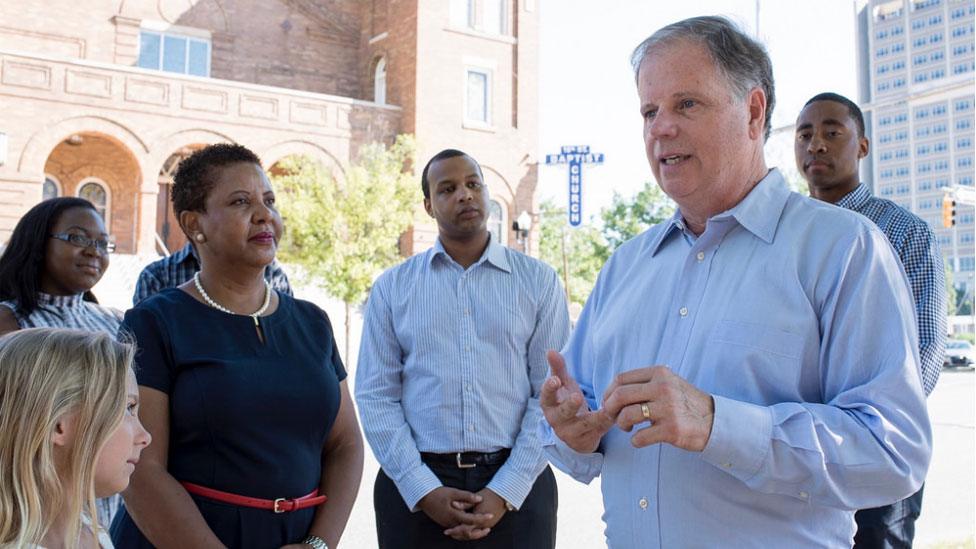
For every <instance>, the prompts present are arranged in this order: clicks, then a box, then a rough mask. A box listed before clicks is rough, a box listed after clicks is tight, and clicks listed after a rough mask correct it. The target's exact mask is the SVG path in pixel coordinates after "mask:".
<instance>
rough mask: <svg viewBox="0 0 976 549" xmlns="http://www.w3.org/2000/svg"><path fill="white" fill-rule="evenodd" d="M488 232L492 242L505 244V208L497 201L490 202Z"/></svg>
mask: <svg viewBox="0 0 976 549" xmlns="http://www.w3.org/2000/svg"><path fill="white" fill-rule="evenodd" d="M488 232H490V233H491V241H492V242H497V243H499V244H502V245H504V244H505V235H506V233H507V231H506V230H505V208H503V207H502V205H501V203H500V202H498V201H497V200H490V201H489V202H488Z"/></svg>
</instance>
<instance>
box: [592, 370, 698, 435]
mask: <svg viewBox="0 0 976 549" xmlns="http://www.w3.org/2000/svg"><path fill="white" fill-rule="evenodd" d="M642 404H643V405H644V406H645V407H646V410H647V416H645V415H644V410H643V409H642V406H641V405H642ZM603 409H604V410H605V411H606V413H607V414H609V415H610V416H612V417H615V418H616V420H617V425H618V426H619V427H620V428H621V429H623V430H624V431H627V432H630V430H631V429H633V427H634V425H637V424H638V423H643V422H645V421H650V422H651V425H650V426H649V427H644V428H643V429H638V431H637V432H636V433H634V435H633V436H632V437H631V438H630V441H631V444H633V445H634V446H635V447H636V448H643V447H644V446H650V445H651V444H656V443H658V442H666V443H668V444H670V445H672V446H676V447H678V448H683V449H685V450H690V451H693V452H700V451H702V450H704V449H705V445H706V444H708V437H709V436H711V434H712V420H713V418H714V416H715V401H714V400H713V399H712V395H710V394H708V393H704V392H702V391H700V390H699V389H698V388H697V387H695V386H694V385H692V384H690V383H688V382H687V381H685V380H684V379H682V378H681V377H680V376H679V375H677V374H675V373H674V372H672V371H671V369H670V368H668V367H666V366H649V367H647V368H640V369H638V370H631V371H629V372H624V373H622V374H620V375H618V376H617V378H616V379H614V381H613V383H611V384H610V386H609V387H607V390H606V392H604V394H603Z"/></svg>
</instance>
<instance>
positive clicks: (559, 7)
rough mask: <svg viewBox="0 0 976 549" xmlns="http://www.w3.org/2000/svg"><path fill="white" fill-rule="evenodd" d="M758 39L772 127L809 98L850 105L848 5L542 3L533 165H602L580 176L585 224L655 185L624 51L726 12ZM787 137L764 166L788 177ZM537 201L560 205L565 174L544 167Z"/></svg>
mask: <svg viewBox="0 0 976 549" xmlns="http://www.w3.org/2000/svg"><path fill="white" fill-rule="evenodd" d="M757 3H758V5H759V38H760V39H761V41H762V42H763V44H765V46H766V49H767V51H768V52H769V54H770V57H771V58H772V61H773V78H774V80H775V84H776V96H777V97H776V106H775V110H774V112H773V128H777V127H781V126H784V125H787V124H792V123H793V122H794V121H795V119H796V116H797V114H799V112H800V109H801V108H802V107H803V104H804V103H805V102H806V100H807V99H809V98H810V97H812V96H813V95H815V94H817V93H820V92H823V91H834V92H837V93H840V94H842V95H845V96H847V97H850V98H851V99H854V100H855V101H856V100H857V75H856V57H855V44H856V26H855V20H854V0H790V1H782V0H758V1H757V0H693V1H677V2H675V1H665V0H546V1H542V2H538V4H537V5H539V7H540V33H541V35H540V43H541V47H540V52H539V54H540V59H539V66H540V70H539V97H540V99H539V103H540V112H539V115H540V118H539V146H540V149H539V158H540V159H541V160H542V161H544V159H545V155H546V154H552V153H557V152H559V149H560V147H561V146H564V145H589V146H590V150H591V152H594V153H604V155H605V156H604V163H603V164H602V165H598V166H590V167H587V168H585V169H584V174H583V219H584V222H585V221H588V220H589V219H590V218H591V217H592V216H594V215H597V214H598V213H599V210H600V208H601V207H604V206H607V205H609V204H610V202H611V199H612V196H613V193H614V191H616V192H618V193H620V194H621V195H623V196H630V195H632V194H634V193H635V192H636V191H637V190H638V189H639V188H640V187H641V186H642V185H643V183H644V182H645V181H653V178H654V176H653V175H652V174H651V170H650V167H649V166H648V164H647V158H646V157H645V156H644V144H643V140H642V137H641V117H640V114H639V112H638V99H637V90H636V87H635V85H634V75H633V72H632V70H631V68H630V62H629V58H630V53H631V51H632V50H633V49H634V47H635V46H637V44H639V43H640V42H641V41H643V40H644V39H645V38H647V37H648V36H649V35H650V34H652V33H653V32H654V31H655V30H657V29H659V28H661V27H663V26H664V25H667V24H669V23H673V22H675V21H679V20H681V19H685V18H687V17H694V16H697V15H725V16H728V17H730V18H731V19H733V20H734V21H736V22H737V23H738V24H739V25H740V26H741V27H742V28H743V29H745V30H746V31H747V32H749V33H751V34H754V33H755V28H756V6H757ZM792 140H793V133H792V131H788V132H784V133H782V134H779V135H778V136H774V137H773V138H771V139H770V142H769V143H768V144H767V147H766V149H767V150H766V153H767V157H766V158H767V164H768V165H769V166H771V167H772V166H777V167H783V168H786V169H788V170H790V171H792V172H794V173H795V167H794V165H793V148H792V143H793V141H792ZM539 174H540V175H539V188H538V196H539V199H540V200H546V199H547V198H552V199H553V200H554V201H555V202H556V204H559V205H562V206H565V204H566V200H567V198H566V194H567V178H568V174H567V168H566V166H565V165H562V166H546V165H544V164H543V165H541V166H540V168H539Z"/></svg>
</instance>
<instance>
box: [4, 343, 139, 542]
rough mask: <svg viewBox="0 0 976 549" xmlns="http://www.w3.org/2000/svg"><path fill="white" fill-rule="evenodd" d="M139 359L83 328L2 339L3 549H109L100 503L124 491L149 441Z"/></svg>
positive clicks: (130, 349) (124, 347) (123, 346)
mask: <svg viewBox="0 0 976 549" xmlns="http://www.w3.org/2000/svg"><path fill="white" fill-rule="evenodd" d="M134 354H135V347H134V346H133V345H131V344H127V343H120V342H118V341H116V340H115V339H114V338H113V337H112V336H110V335H108V334H106V333H95V332H87V331H81V330H69V329H60V328H31V329H26V330H20V331H16V332H12V333H10V334H8V335H6V336H3V337H2V338H0V547H17V548H21V547H43V548H45V549H60V548H62V547H66V548H71V549H74V548H85V549H87V548H95V547H101V548H103V549H104V548H105V547H111V542H110V541H108V536H107V535H106V533H105V531H104V528H105V527H107V525H98V524H93V523H92V520H91V518H90V517H92V516H94V510H95V498H97V497H106V496H109V495H111V494H115V493H118V492H120V491H121V490H123V489H125V487H126V486H127V485H128V483H129V475H131V474H132V471H133V470H134V468H135V464H136V463H137V462H138V460H139V455H140V453H141V452H142V449H143V448H145V447H146V446H147V445H148V444H149V442H150V437H149V434H148V433H147V432H146V430H145V429H143V427H142V424H141V423H140V422H139V418H138V406H139V394H138V388H137V386H136V382H135V376H134V374H133V373H132V369H131V364H132V359H133V355H134Z"/></svg>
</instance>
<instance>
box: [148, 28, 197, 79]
mask: <svg viewBox="0 0 976 549" xmlns="http://www.w3.org/2000/svg"><path fill="white" fill-rule="evenodd" d="M138 65H139V66H140V67H142V68H144V69H152V70H162V71H165V72H175V73H178V74H189V75H193V76H210V41H209V40H206V39H203V38H191V37H189V36H181V35H178V34H171V33H167V32H157V31H147V30H143V31H140V32H139V61H138Z"/></svg>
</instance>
